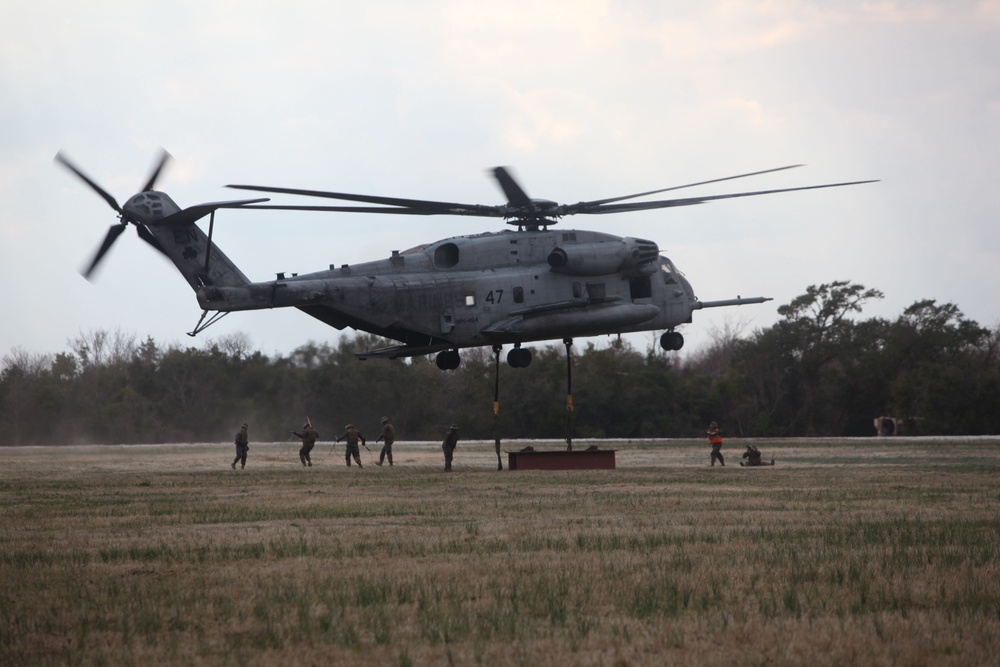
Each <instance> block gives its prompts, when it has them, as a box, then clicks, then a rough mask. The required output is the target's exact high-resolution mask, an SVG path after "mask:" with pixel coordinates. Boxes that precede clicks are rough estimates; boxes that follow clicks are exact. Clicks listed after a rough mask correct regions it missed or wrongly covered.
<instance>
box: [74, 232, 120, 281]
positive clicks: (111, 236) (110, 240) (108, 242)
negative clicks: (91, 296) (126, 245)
mask: <svg viewBox="0 0 1000 667" xmlns="http://www.w3.org/2000/svg"><path fill="white" fill-rule="evenodd" d="M126 227H128V225H127V224H126V223H122V224H120V225H112V227H111V229H109V230H108V233H107V236H105V237H104V242H103V243H101V247H100V248H98V249H97V252H96V253H95V254H94V259H93V260H91V262H90V266H88V267H87V270H86V271H82V272H81V273H82V274H83V277H84V278H86V279H87V280H90V274H91V273H93V272H94V269H96V268H97V265H98V264H99V263H100V262H101V260H102V259H103V258H104V255H105V253H107V252H108V250H109V249H110V248H111V246H112V245H113V244H114V242H115V241H116V240H117V239H118V237H119V236H121V234H122V232H124V231H125V228H126Z"/></svg>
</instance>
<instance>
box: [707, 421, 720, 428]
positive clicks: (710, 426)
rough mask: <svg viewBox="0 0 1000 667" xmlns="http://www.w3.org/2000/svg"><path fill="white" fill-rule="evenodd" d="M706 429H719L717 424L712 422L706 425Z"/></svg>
mask: <svg viewBox="0 0 1000 667" xmlns="http://www.w3.org/2000/svg"><path fill="white" fill-rule="evenodd" d="M708 427H709V428H719V424H718V422H712V423H711V424H709V425H708Z"/></svg>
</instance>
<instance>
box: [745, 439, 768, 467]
mask: <svg viewBox="0 0 1000 667" xmlns="http://www.w3.org/2000/svg"><path fill="white" fill-rule="evenodd" d="M740 458H743V459H746V460H747V462H746V463H743V461H740V465H741V466H744V467H746V466H773V465H774V457H773V456H772V457H771V462H770V463H767V462H766V461H763V460H762V459H761V454H760V450H759V449H757V447H755V446H754V445H752V444H750V445H747V450H746V451H745V452H743V456H741V457H740Z"/></svg>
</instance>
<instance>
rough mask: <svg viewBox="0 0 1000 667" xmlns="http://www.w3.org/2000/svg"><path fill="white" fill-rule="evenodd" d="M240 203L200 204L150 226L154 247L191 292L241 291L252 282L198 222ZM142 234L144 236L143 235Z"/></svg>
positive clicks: (151, 223)
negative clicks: (199, 290) (218, 210)
mask: <svg viewBox="0 0 1000 667" xmlns="http://www.w3.org/2000/svg"><path fill="white" fill-rule="evenodd" d="M235 203H237V202H219V203H216V204H199V205H197V206H191V207H189V208H186V209H183V210H181V211H177V212H176V213H174V214H172V215H169V216H167V217H164V218H161V219H159V220H156V221H155V222H149V223H147V224H146V226H145V228H146V229H148V231H149V232H150V237H151V239H152V242H155V243H153V245H154V246H156V247H157V249H158V250H160V251H161V252H162V253H163V254H164V255H166V256H167V258H168V259H169V260H170V261H171V262H173V263H174V266H176V267H177V270H178V271H180V272H181V275H182V276H184V279H185V280H186V281H187V283H188V285H190V286H191V288H192V289H194V290H196V291H197V290H198V289H200V288H203V287H239V286H242V285H248V284H249V283H250V280H249V279H248V278H247V277H246V276H245V275H244V274H243V272H242V271H240V270H239V268H237V266H236V265H235V264H234V263H233V262H232V260H230V259H229V257H227V256H226V254H225V253H224V252H222V251H221V250H220V249H219V248H218V247H217V246H216V245H215V244H214V243H212V241H211V239H210V238H209V236H208V235H207V234H205V232H204V231H202V229H201V228H200V227H198V225H196V224H195V221H197V220H199V219H201V218H203V217H204V216H206V215H208V214H210V213H214V212H215V210H216V209H218V208H234V206H233V204H235ZM140 234H141V232H140Z"/></svg>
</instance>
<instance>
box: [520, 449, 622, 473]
mask: <svg viewBox="0 0 1000 667" xmlns="http://www.w3.org/2000/svg"><path fill="white" fill-rule="evenodd" d="M507 468H508V469H509V470H614V469H615V450H613V449H581V450H573V451H571V452H570V451H566V450H554V451H539V450H533V451H518V452H507Z"/></svg>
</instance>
